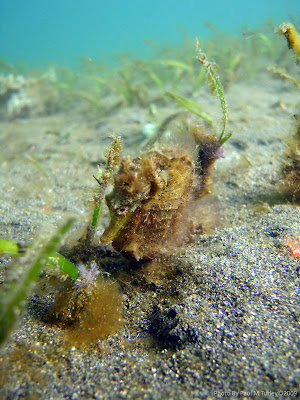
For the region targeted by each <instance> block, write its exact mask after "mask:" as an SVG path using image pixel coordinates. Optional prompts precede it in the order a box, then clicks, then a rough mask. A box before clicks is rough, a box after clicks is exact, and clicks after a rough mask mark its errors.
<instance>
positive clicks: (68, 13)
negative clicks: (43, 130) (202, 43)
mask: <svg viewBox="0 0 300 400" xmlns="http://www.w3.org/2000/svg"><path fill="white" fill-rule="evenodd" d="M299 12H300V2H299V1H298V0H291V1H279V0H278V1H276V0H273V1H272V0H265V1H258V0H255V1H243V2H242V1H239V0H231V1H223V0H216V1H213V2H208V1H201V0H186V1H182V0H177V1H174V0H163V1H161V0H153V1H151V2H143V1H139V0H129V1H125V0H112V1H109V2H108V1H101V0H88V1H86V2H83V1H79V0H77V1H76V0H75V1H74V0H63V1H59V0H53V1H40V0H28V1H26V2H24V1H21V0H1V1H0V49H1V52H0V53H1V54H0V55H1V57H3V58H4V59H6V60H7V61H9V62H15V61H17V60H18V61H23V62H25V63H27V64H31V65H36V64H49V63H53V62H54V63H59V64H65V65H69V66H70V65H75V64H76V62H77V61H78V57H79V56H83V55H85V56H87V57H90V58H93V59H96V60H99V59H100V57H103V56H105V57H108V58H110V60H111V56H113V55H115V54H116V53H119V52H132V53H133V54H134V55H136V56H138V57H141V58H144V57H147V56H151V48H150V47H149V45H147V43H145V39H147V38H148V39H150V40H152V41H154V42H156V43H157V44H158V45H161V44H162V43H164V42H167V43H168V44H169V45H173V44H176V43H178V42H179V41H181V40H182V32H183V31H184V32H186V33H188V34H189V35H190V36H192V37H196V36H200V37H201V38H208V37H209V36H211V35H212V32H211V31H210V29H209V28H208V27H207V26H205V22H206V21H209V22H211V23H212V24H213V25H214V26H216V27H217V28H218V30H219V31H221V32H225V33H227V34H230V35H236V34H238V33H239V32H240V30H241V28H242V27H243V28H245V27H246V29H248V30H251V29H256V28H257V27H258V26H259V25H260V24H261V23H262V22H263V21H265V20H266V19H269V18H272V19H273V23H274V24H275V26H277V25H278V24H280V23H281V22H283V21H285V20H286V19H288V16H289V14H293V15H295V16H296V15H297V14H299Z"/></svg>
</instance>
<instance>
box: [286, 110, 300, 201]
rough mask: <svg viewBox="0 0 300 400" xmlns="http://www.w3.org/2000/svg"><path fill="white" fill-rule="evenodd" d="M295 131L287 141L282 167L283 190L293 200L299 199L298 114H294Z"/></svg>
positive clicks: (299, 151)
mask: <svg viewBox="0 0 300 400" xmlns="http://www.w3.org/2000/svg"><path fill="white" fill-rule="evenodd" d="M295 118H296V123H297V125H296V132H295V134H294V135H293V137H292V138H291V139H290V140H289V141H288V143H287V146H288V151H287V152H286V154H285V155H286V159H285V162H284V164H283V167H282V178H283V186H284V190H286V191H288V192H289V193H290V194H291V195H292V196H293V200H294V201H299V200H300V114H296V115H295Z"/></svg>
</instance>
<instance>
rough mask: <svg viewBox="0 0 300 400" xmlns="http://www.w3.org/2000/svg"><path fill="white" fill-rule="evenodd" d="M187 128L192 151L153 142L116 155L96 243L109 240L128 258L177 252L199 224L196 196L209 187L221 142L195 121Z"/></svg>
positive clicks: (206, 190)
mask: <svg viewBox="0 0 300 400" xmlns="http://www.w3.org/2000/svg"><path fill="white" fill-rule="evenodd" d="M188 134H189V135H190V136H191V140H194V149H195V148H196V151H195V152H192V151H190V150H188V149H186V148H184V147H183V146H172V147H169V146H163V145H157V146H156V147H154V148H153V149H150V150H147V151H146V152H145V153H143V154H141V155H139V156H138V157H135V158H132V157H129V156H128V157H125V158H123V159H122V160H121V162H120V168H119V171H118V172H117V173H116V174H115V176H114V188H113V190H112V192H111V193H110V194H109V195H107V196H106V202H107V205H108V208H109V211H110V218H111V219H110V224H109V226H108V227H107V228H106V230H105V231H104V233H103V235H102V236H101V239H100V240H101V242H102V243H109V242H112V246H113V248H114V249H115V250H117V251H118V252H120V253H121V254H123V255H124V256H125V257H128V258H134V259H136V260H140V259H157V258H160V257H162V256H166V255H173V254H176V253H178V251H180V249H182V248H183V247H184V245H185V244H186V243H187V242H189V241H190V239H191V235H192V234H193V233H194V232H195V230H196V229H197V230H199V229H200V230H201V223H199V221H197V201H198V200H199V199H200V198H201V197H203V196H204V195H205V194H207V193H208V191H209V178H210V173H211V168H212V165H213V163H214V161H215V160H216V159H217V158H219V157H220V156H221V155H222V151H221V150H220V148H221V143H220V142H219V141H218V140H217V139H216V138H215V137H214V136H213V135H210V134H207V133H205V132H204V131H203V130H202V129H201V128H200V127H198V126H195V127H192V128H191V131H190V132H188ZM193 153H194V154H193Z"/></svg>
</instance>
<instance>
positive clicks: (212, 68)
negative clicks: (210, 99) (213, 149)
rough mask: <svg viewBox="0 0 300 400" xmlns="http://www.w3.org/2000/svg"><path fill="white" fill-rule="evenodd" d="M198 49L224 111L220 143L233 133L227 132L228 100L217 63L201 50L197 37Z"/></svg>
mask: <svg viewBox="0 0 300 400" xmlns="http://www.w3.org/2000/svg"><path fill="white" fill-rule="evenodd" d="M196 43H197V50H198V57H197V58H198V61H199V62H200V63H201V64H202V65H203V66H204V68H205V69H206V72H207V76H208V78H209V80H210V83H211V88H212V91H213V92H215V93H216V94H217V96H218V97H219V100H220V102H221V107H222V111H223V129H222V132H221V134H220V137H219V142H220V143H222V144H223V143H225V142H226V141H227V140H228V139H229V138H230V137H231V135H232V132H229V133H225V130H226V125H227V122H228V114H227V102H226V99H225V97H224V92H223V88H222V85H221V82H220V78H219V77H218V75H217V71H216V69H217V66H216V64H215V63H212V62H210V61H208V60H207V58H206V55H205V54H204V53H203V52H202V51H201V49H200V47H199V40H198V39H197V42H196Z"/></svg>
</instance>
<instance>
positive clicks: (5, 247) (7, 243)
mask: <svg viewBox="0 0 300 400" xmlns="http://www.w3.org/2000/svg"><path fill="white" fill-rule="evenodd" d="M22 250H24V249H22V248H20V246H18V244H17V243H15V242H14V241H12V240H6V239H0V254H1V253H6V254H15V255H17V256H20V255H21V254H22V253H23V254H24V251H22Z"/></svg>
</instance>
